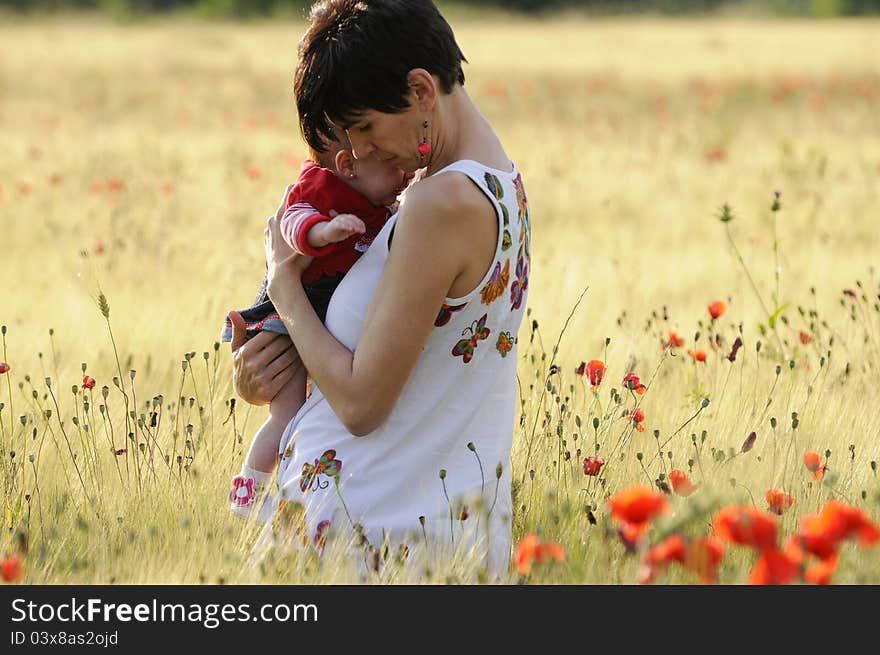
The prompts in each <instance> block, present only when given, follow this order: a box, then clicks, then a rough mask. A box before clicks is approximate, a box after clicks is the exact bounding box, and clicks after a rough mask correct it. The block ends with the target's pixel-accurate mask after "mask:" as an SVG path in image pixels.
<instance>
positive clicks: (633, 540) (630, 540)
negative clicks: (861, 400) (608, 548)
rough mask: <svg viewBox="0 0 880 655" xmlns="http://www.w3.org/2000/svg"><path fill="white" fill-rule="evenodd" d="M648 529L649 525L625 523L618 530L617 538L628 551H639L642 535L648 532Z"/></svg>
mask: <svg viewBox="0 0 880 655" xmlns="http://www.w3.org/2000/svg"><path fill="white" fill-rule="evenodd" d="M648 527H649V526H648V524H647V523H639V524H635V523H623V524H622V525H621V526H620V527H619V528H618V529H617V536H618V537H620V541H622V542H623V545H624V547H625V548H626V549H627V550H628V551H630V552H634V551H636V550H638V548H639V542H640V541H641V539H642V535H643V534H645V533H646V532H647V531H648Z"/></svg>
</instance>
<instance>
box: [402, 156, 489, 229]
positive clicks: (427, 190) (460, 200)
mask: <svg viewBox="0 0 880 655" xmlns="http://www.w3.org/2000/svg"><path fill="white" fill-rule="evenodd" d="M406 196H407V197H406V202H405V203H404V204H403V205H402V206H401V212H402V214H403V215H404V217H405V219H406V220H407V221H413V222H416V223H418V224H419V225H420V226H422V227H425V228H428V229H431V231H434V230H435V229H441V230H443V231H445V230H446V229H456V228H459V227H461V226H462V225H463V224H467V223H471V222H473V221H474V219H479V217H480V216H481V215H485V216H486V217H491V218H493V220H494V210H493V208H492V204H491V203H490V202H489V201H488V198H487V197H486V195H485V194H484V193H483V192H482V191H480V190H479V189H478V188H477V186H476V185H475V184H474V183H473V181H471V179H470V178H469V177H468V176H467V175H465V174H464V173H459V172H457V171H449V172H446V173H442V174H440V175H437V176H433V177H427V178H424V179H422V180H419V181H418V182H417V183H416V184H414V185H412V187H410V188H409V189H408V190H407V192H406ZM438 219H442V220H440V221H438Z"/></svg>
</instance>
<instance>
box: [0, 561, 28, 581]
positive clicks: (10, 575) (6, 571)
mask: <svg viewBox="0 0 880 655" xmlns="http://www.w3.org/2000/svg"><path fill="white" fill-rule="evenodd" d="M23 574H24V567H23V566H22V565H21V559H20V558H19V556H18V555H10V556H9V557H7V558H5V559H4V560H3V562H2V563H0V577H2V578H3V582H18V581H19V580H21V578H22V575H23Z"/></svg>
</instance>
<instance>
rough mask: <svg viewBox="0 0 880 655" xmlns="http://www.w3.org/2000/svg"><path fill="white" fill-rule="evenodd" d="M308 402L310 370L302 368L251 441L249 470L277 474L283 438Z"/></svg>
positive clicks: (284, 389) (248, 460) (272, 405)
mask: <svg viewBox="0 0 880 655" xmlns="http://www.w3.org/2000/svg"><path fill="white" fill-rule="evenodd" d="M305 400H306V369H305V367H304V366H300V367H299V370H298V371H297V372H296V374H295V375H294V376H293V377H292V378H291V379H290V380H289V381H288V382H287V384H285V385H284V386H283V387H281V390H280V391H279V392H278V395H277V396H275V397H274V398H273V399H272V402H270V403H269V416H268V417H267V418H266V421H265V422H264V423H263V425H261V426H260V428H259V429H258V430H257V432H256V434H255V435H254V438H253V440H252V441H251V447H250V449H249V450H248V454H247V457H246V458H245V466H247V467H249V468H251V469H254V470H257V471H261V472H264V473H271V472H272V471H274V470H275V464H276V463H277V462H278V446H279V444H280V443H281V435H282V434H283V433H284V429H285V428H286V427H287V424H288V423H290V420H291V419H292V418H293V417H294V416H295V415H296V413H297V412H298V411H299V408H300V407H302V405H303V403H305Z"/></svg>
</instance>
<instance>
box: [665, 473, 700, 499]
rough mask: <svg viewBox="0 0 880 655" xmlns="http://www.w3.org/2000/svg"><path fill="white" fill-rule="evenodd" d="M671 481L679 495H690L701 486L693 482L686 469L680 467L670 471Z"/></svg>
mask: <svg viewBox="0 0 880 655" xmlns="http://www.w3.org/2000/svg"><path fill="white" fill-rule="evenodd" d="M669 481H670V482H671V483H672V490H673V491H674V492H675V493H677V494H678V495H679V496H690V495H691V494H692V493H694V492H695V491H696V490H697V487H698V486H699V485H697V484H694V483H693V482H691V480H690V478H688V476H687V474H686V473H685V472H684V471H679V470H678V469H672V470H671V471H670V472H669Z"/></svg>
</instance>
